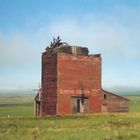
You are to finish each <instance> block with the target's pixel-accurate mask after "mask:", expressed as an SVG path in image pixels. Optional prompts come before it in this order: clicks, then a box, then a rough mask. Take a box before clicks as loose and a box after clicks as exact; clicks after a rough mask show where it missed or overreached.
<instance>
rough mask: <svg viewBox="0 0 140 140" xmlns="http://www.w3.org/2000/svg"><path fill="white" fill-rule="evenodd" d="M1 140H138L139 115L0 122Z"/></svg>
mask: <svg viewBox="0 0 140 140" xmlns="http://www.w3.org/2000/svg"><path fill="white" fill-rule="evenodd" d="M0 139H2V140H19V139H20V140H27V139H28V140H139V139H140V113H127V114H106V115H103V114H102V115H97V114H92V115H84V116H69V117H67V116H66V117H59V116H55V117H46V118H43V119H40V118H34V117H21V118H18V117H17V118H15V117H14V118H1V119H0Z"/></svg>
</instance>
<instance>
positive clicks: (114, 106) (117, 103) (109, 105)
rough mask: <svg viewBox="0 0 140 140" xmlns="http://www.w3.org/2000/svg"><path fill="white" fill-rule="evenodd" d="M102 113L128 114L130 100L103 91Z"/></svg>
mask: <svg viewBox="0 0 140 140" xmlns="http://www.w3.org/2000/svg"><path fill="white" fill-rule="evenodd" d="M101 110H102V112H128V111H129V100H128V99H127V98H124V97H122V96H119V95H116V94H114V93H112V92H109V91H106V90H102V107H101Z"/></svg>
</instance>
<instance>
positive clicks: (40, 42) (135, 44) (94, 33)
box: [0, 0, 140, 90]
mask: <svg viewBox="0 0 140 140" xmlns="http://www.w3.org/2000/svg"><path fill="white" fill-rule="evenodd" d="M57 35H60V37H61V38H62V41H64V42H68V43H69V44H72V45H80V46H84V47H88V48H89V51H90V53H101V54H102V61H103V66H102V72H103V73H102V85H103V87H104V88H106V89H114V90H117V89H134V90H137V89H140V0H58V1H57V0H0V90H17V89H18V90H19V89H34V88H38V83H39V82H40V81H41V80H40V79H41V53H42V52H43V51H44V50H45V48H46V46H47V45H48V44H49V43H50V41H51V40H52V37H56V36H57Z"/></svg>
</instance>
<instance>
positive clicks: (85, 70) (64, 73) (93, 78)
mask: <svg viewBox="0 0 140 140" xmlns="http://www.w3.org/2000/svg"><path fill="white" fill-rule="evenodd" d="M57 80H58V81H57V113H58V114H71V113H72V106H71V96H77V97H78V96H79V97H80V96H81V95H80V90H81V89H80V88H81V87H80V82H81V81H82V84H83V87H84V90H85V96H86V97H88V98H89V109H88V110H89V113H93V112H101V57H94V56H76V55H68V54H63V53H58V54H57Z"/></svg>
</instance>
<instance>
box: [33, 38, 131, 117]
mask: <svg viewBox="0 0 140 140" xmlns="http://www.w3.org/2000/svg"><path fill="white" fill-rule="evenodd" d="M101 69H102V58H101V56H100V54H95V55H89V52H88V49H87V48H85V47H79V46H71V45H69V44H67V43H64V42H61V40H60V38H59V37H58V38H57V39H54V40H53V43H51V44H50V46H48V47H47V48H46V51H45V52H44V53H43V54H42V81H41V89H40V90H39V92H38V94H37V96H36V97H35V109H36V111H35V112H36V116H46V115H56V114H58V115H66V114H73V113H99V112H116V111H117V112H119V111H123V112H126V111H128V107H129V106H128V103H129V100H127V99H126V98H123V97H120V96H116V95H115V94H111V95H112V96H115V97H116V101H117V102H121V101H122V102H123V105H124V106H125V107H122V108H121V105H122V104H121V103H118V104H115V106H117V109H118V108H121V109H120V110H115V107H114V110H108V109H109V108H110V107H109V106H110V105H111V104H109V101H110V102H111V101H112V100H110V99H109V98H108V97H109V93H106V94H105V91H103V90H102V85H101V83H102V77H101V75H102V73H101V71H102V70H101ZM105 96H106V97H105ZM104 97H105V98H104ZM117 97H118V100H117ZM112 103H113V102H112Z"/></svg>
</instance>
